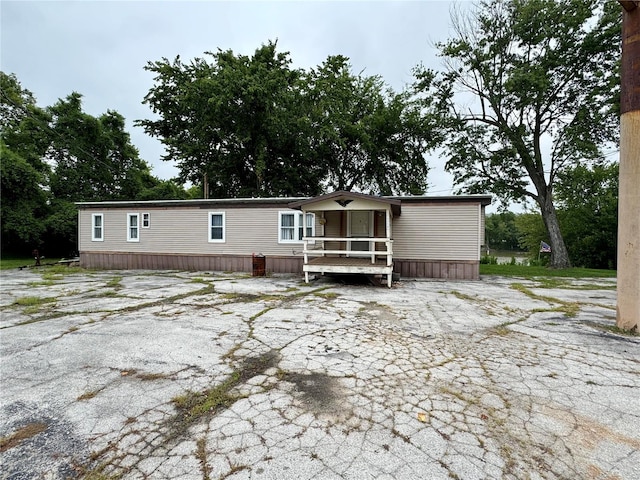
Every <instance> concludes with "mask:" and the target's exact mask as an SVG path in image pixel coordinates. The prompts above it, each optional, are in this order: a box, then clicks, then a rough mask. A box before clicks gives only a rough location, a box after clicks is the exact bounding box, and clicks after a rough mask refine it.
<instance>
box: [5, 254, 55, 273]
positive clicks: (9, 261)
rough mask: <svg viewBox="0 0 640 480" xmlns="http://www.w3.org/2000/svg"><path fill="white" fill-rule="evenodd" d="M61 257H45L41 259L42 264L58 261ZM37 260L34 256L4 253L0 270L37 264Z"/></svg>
mask: <svg viewBox="0 0 640 480" xmlns="http://www.w3.org/2000/svg"><path fill="white" fill-rule="evenodd" d="M59 260H60V259H59V258H43V259H42V260H40V263H41V264H42V265H44V264H49V263H56V262H57V261H59ZM35 264H36V261H35V259H34V258H33V257H15V256H12V255H6V256H5V255H2V258H0V270H10V269H12V268H18V267H24V266H25V265H26V266H32V265H35Z"/></svg>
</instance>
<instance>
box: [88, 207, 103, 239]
mask: <svg viewBox="0 0 640 480" xmlns="http://www.w3.org/2000/svg"><path fill="white" fill-rule="evenodd" d="M91 241H93V242H102V241H104V217H103V215H102V214H101V213H93V214H91Z"/></svg>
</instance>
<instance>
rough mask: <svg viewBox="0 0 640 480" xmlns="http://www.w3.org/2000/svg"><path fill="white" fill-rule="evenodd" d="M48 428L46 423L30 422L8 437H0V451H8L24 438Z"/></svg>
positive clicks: (26, 438)
mask: <svg viewBox="0 0 640 480" xmlns="http://www.w3.org/2000/svg"><path fill="white" fill-rule="evenodd" d="M46 429H47V424H46V423H40V422H37V423H29V424H27V425H25V426H23V427H20V428H19V429H18V430H16V431H15V432H13V433H12V434H11V435H9V436H6V437H0V452H6V451H7V450H9V449H10V448H13V447H16V446H17V445H18V444H20V442H22V441H23V440H28V439H29V438H31V437H34V436H36V435H37V434H39V433H42V432H44V431H45V430H46Z"/></svg>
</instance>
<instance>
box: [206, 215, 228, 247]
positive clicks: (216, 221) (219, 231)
mask: <svg viewBox="0 0 640 480" xmlns="http://www.w3.org/2000/svg"><path fill="white" fill-rule="evenodd" d="M209 241H210V242H220V243H222V242H224V241H225V218H224V212H209Z"/></svg>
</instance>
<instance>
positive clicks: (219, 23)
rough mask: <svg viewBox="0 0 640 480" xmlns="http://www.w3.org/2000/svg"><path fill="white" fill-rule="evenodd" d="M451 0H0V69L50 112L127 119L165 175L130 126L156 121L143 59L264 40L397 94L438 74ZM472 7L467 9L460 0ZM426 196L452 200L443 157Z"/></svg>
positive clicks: (157, 147) (156, 146)
mask: <svg viewBox="0 0 640 480" xmlns="http://www.w3.org/2000/svg"><path fill="white" fill-rule="evenodd" d="M452 5H453V2H449V1H413V2H395V1H394V2H392V1H385V2H382V1H355V2H344V1H333V2H328V1H325V2H309V1H304V2H303V1H288V2H285V1H281V2H273V1H263V2H244V1H235V2H218V1H197V2H186V1H180V2H178V1H158V0H156V1H136V2H134V1H115V0H114V1H101V2H97V1H75V2H70V1H40V2H36V1H5V0H2V1H1V3H0V18H1V25H0V31H1V38H0V41H1V43H0V46H1V51H0V66H1V68H2V71H4V72H5V73H14V74H16V76H17V77H18V80H19V81H20V83H21V84H22V87H23V88H27V89H28V90H30V91H31V92H33V94H34V95H35V97H36V99H37V102H38V105H40V106H42V107H44V106H48V105H52V104H53V103H55V102H56V101H57V100H58V99H59V98H64V97H66V96H67V95H68V94H69V93H71V92H73V91H76V92H78V93H80V94H82V95H83V106H84V110H85V111H86V112H87V113H90V114H91V115H95V116H97V115H100V114H102V113H104V112H106V111H107V110H108V109H110V110H116V111H117V112H119V113H120V114H122V115H123V116H124V117H125V118H126V122H127V130H128V131H129V133H130V134H131V139H132V142H133V144H134V145H135V146H136V147H137V148H138V150H139V151H140V156H141V157H142V158H143V159H144V160H146V161H147V162H148V163H149V164H150V165H151V166H152V168H153V174H154V175H156V176H158V177H160V178H171V177H173V176H175V175H176V174H177V169H175V167H174V166H173V164H172V163H171V162H163V161H161V160H160V156H161V155H162V153H163V149H162V145H161V144H160V142H159V141H158V140H156V139H153V138H151V137H148V136H147V135H146V134H145V133H144V132H143V131H142V129H140V128H136V127H134V126H133V122H134V120H137V119H144V118H151V116H152V113H151V111H150V110H149V109H148V107H147V106H146V105H143V104H142V100H143V98H144V96H145V95H146V94H147V92H148V91H149V89H150V88H151V87H152V86H153V80H152V75H151V74H150V73H148V72H146V71H145V70H143V67H144V66H145V64H146V63H147V62H148V61H155V60H160V59H161V58H162V57H166V58H168V59H171V60H172V59H173V58H174V57H175V56H176V55H180V56H181V58H182V59H183V60H185V61H187V60H190V59H192V58H194V57H197V56H202V55H203V53H204V52H205V51H215V50H216V49H218V48H220V49H222V50H227V49H232V50H233V51H234V52H235V53H240V54H248V55H250V54H252V53H253V52H254V51H255V49H256V48H258V47H259V46H260V45H261V44H263V43H266V42H267V41H269V40H276V39H277V41H278V49H279V50H280V51H289V52H290V53H291V59H292V60H293V64H294V67H300V68H309V67H314V66H316V65H318V64H320V63H321V62H322V61H323V60H324V59H325V58H326V57H327V56H328V55H337V54H341V55H345V56H347V57H349V58H350V60H351V63H352V65H353V69H354V71H355V72H360V71H361V70H364V72H365V73H366V74H368V75H374V74H377V75H381V76H382V77H383V78H384V80H385V81H386V82H387V83H388V84H389V85H390V86H392V87H393V88H394V89H396V90H401V89H402V88H403V87H404V86H405V85H406V84H408V83H410V82H411V80H412V76H411V70H412V68H413V67H414V66H416V65H417V64H420V63H422V64H424V65H425V66H427V67H431V68H439V67H440V66H441V64H440V59H439V58H438V57H437V56H436V53H437V52H436V49H435V48H434V44H435V43H436V42H438V41H444V40H446V39H447V38H448V37H449V36H450V35H451V32H450V27H451V22H450V9H451V7H452ZM456 5H457V7H460V8H469V7H471V6H472V4H471V3H469V2H466V1H458V2H456ZM429 163H430V166H431V168H432V171H431V172H430V175H429V184H430V188H429V193H430V194H437V195H448V194H450V193H452V182H451V177H450V176H449V175H448V174H447V173H446V172H444V169H443V164H444V161H443V160H440V159H438V158H437V157H432V158H430V159H429Z"/></svg>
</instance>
